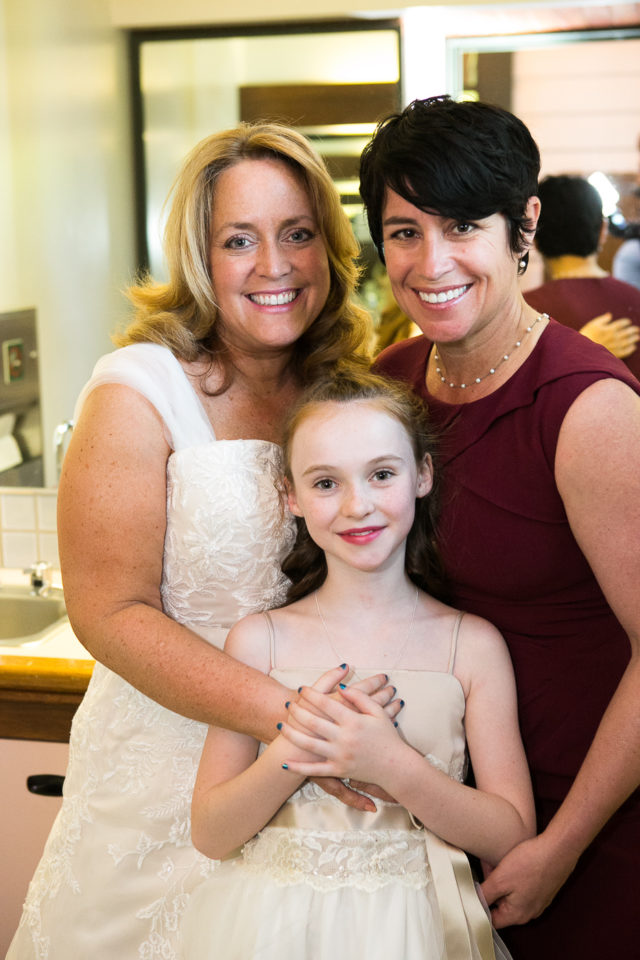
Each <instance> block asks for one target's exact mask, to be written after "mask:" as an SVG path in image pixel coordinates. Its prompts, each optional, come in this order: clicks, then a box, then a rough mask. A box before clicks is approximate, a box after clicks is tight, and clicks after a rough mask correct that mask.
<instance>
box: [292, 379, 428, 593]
mask: <svg viewBox="0 0 640 960" xmlns="http://www.w3.org/2000/svg"><path fill="white" fill-rule="evenodd" d="M355 401H365V402H367V403H370V404H372V405H374V406H376V407H379V408H380V410H382V411H383V412H384V413H386V414H388V415H389V416H391V417H395V419H396V420H398V422H399V423H400V424H401V425H402V426H403V427H404V429H405V430H406V432H407V435H408V437H409V439H410V441H411V445H412V447H413V451H414V454H415V459H416V464H417V466H418V467H420V466H421V465H422V463H423V462H424V459H425V457H426V456H429V457H431V461H432V464H433V487H432V490H431V492H430V493H428V494H427V495H426V496H424V497H418V498H416V513H415V518H414V521H413V525H412V527H411V530H410V532H409V535H408V537H407V547H406V553H405V570H406V572H407V575H408V576H409V577H410V579H411V580H412V581H413V583H415V584H416V586H417V587H419V588H420V589H421V590H424V591H425V592H427V593H429V594H431V595H432V596H437V597H444V596H445V586H444V583H445V581H444V570H443V565H442V560H441V557H440V551H439V549H438V544H437V540H436V522H437V515H438V500H439V497H438V473H439V471H438V465H437V456H436V437H435V433H434V431H433V429H432V428H431V426H430V423H429V420H428V416H427V411H426V409H425V406H424V404H423V403H422V401H421V400H420V399H419V398H418V397H417V396H416V395H415V394H414V393H412V392H411V391H410V390H409V388H408V387H406V386H405V385H404V384H400V383H397V382H396V381H393V380H387V379H386V378H385V377H381V376H379V375H378V374H375V373H370V372H366V371H362V370H360V369H358V368H357V367H354V366H352V365H348V364H343V365H341V366H340V367H339V368H338V370H337V371H336V372H335V373H334V374H333V375H332V376H331V377H328V378H325V379H322V380H320V381H318V382H317V383H316V384H315V385H314V386H312V387H311V388H309V389H308V390H307V391H306V392H305V393H304V395H303V396H302V398H301V399H300V401H299V403H298V404H297V406H296V407H295V408H294V410H293V411H292V413H291V416H290V418H289V421H288V423H287V426H286V430H285V439H284V448H283V449H284V470H285V477H286V478H287V482H288V483H289V484H290V485H291V486H292V487H293V476H292V473H291V449H292V445H293V439H294V437H295V434H296V430H297V429H298V427H299V426H300V424H301V423H303V421H304V420H306V419H307V417H309V416H310V415H311V414H312V413H314V412H315V411H316V410H317V409H318V408H319V407H321V406H323V405H326V404H341V403H345V404H346V403H353V402H355ZM296 523H297V527H298V531H297V536H296V541H295V543H294V546H293V549H292V550H291V552H290V553H289V554H288V556H287V557H285V559H284V561H283V563H282V570H283V572H284V573H285V574H286V576H287V577H288V578H289V580H290V581H291V586H290V587H289V590H288V593H287V599H286V601H285V604H288V603H293V601H294V600H300V599H301V598H302V597H304V596H306V595H307V594H309V593H312V592H313V591H314V590H317V589H318V587H320V586H322V584H323V583H324V581H325V579H326V576H327V561H326V557H325V554H324V551H323V550H321V549H320V547H319V546H318V545H317V544H316V543H315V542H314V541H313V540H312V539H311V536H310V535H309V531H308V530H307V525H306V523H305V521H304V519H303V518H301V517H296Z"/></svg>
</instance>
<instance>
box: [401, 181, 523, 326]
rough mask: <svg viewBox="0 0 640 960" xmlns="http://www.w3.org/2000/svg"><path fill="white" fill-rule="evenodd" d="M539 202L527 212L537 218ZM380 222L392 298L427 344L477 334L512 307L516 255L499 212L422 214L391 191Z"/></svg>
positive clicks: (515, 290)
mask: <svg viewBox="0 0 640 960" xmlns="http://www.w3.org/2000/svg"><path fill="white" fill-rule="evenodd" d="M537 202H538V201H537V198H535V197H534V198H531V200H530V201H529V204H528V207H527V213H528V215H532V214H533V215H535V213H537V209H535V207H536V203H537ZM382 225H383V239H384V254H385V260H386V265H387V271H388V274H389V279H390V281H391V287H392V290H393V295H394V297H395V299H396V301H397V303H398V305H399V306H400V308H401V309H402V310H403V311H404V312H405V313H406V314H407V315H408V316H409V317H410V318H411V319H412V320H413V321H414V322H415V323H416V324H417V325H418V326H419V327H420V329H421V330H422V332H423V333H424V334H425V335H426V336H427V337H428V338H429V339H430V340H433V341H436V342H438V343H453V342H457V341H460V340H464V339H465V338H467V337H470V336H471V337H472V336H473V334H474V333H476V332H478V331H479V330H481V329H483V328H484V327H485V326H486V325H487V324H490V323H492V322H493V321H494V320H496V319H498V320H499V319H500V318H501V317H502V316H504V315H506V314H508V312H509V311H510V310H511V309H512V307H513V303H514V302H516V300H517V297H518V279H517V269H518V259H519V257H518V256H517V255H516V254H514V253H513V251H512V250H511V247H510V245H509V234H508V226H507V221H506V219H505V217H503V216H502V214H499V213H495V214H493V215H492V216H490V217H485V218H483V219H481V220H475V221H456V220H453V219H451V218H450V217H443V216H440V215H439V214H437V213H425V211H423V210H420V209H419V208H418V207H416V206H414V205H413V204H412V203H410V202H409V201H408V200H405V199H404V198H403V197H401V196H400V195H399V194H397V193H395V192H394V191H393V190H391V189H389V188H387V192H386V198H385V205H384V210H383V216H382ZM520 256H522V254H520Z"/></svg>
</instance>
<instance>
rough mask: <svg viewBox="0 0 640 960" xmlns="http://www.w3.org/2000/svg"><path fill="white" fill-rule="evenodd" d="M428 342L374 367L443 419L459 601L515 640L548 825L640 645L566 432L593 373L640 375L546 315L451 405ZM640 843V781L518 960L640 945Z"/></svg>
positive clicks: (528, 738)
mask: <svg viewBox="0 0 640 960" xmlns="http://www.w3.org/2000/svg"><path fill="white" fill-rule="evenodd" d="M429 349H430V343H429V342H428V341H427V340H426V339H425V338H424V337H416V338H414V339H412V340H407V341H403V342H402V343H398V344H394V345H393V346H391V347H389V348H388V349H387V350H385V351H383V353H382V354H381V355H380V356H379V357H378V358H377V360H376V364H375V366H376V369H377V371H378V372H380V373H384V374H386V375H388V376H391V377H393V378H395V379H400V380H404V381H407V382H408V383H409V384H410V385H411V386H412V387H413V388H414V389H415V390H416V392H417V393H418V394H419V395H420V396H421V397H422V398H423V399H425V400H426V401H427V404H428V407H429V410H430V413H431V418H432V421H433V422H434V424H435V425H436V426H437V427H440V428H443V429H444V431H445V432H444V435H443V438H442V440H441V445H440V468H441V471H442V475H443V487H444V496H443V504H442V514H441V522H440V543H441V549H442V553H443V558H444V562H445V567H446V569H447V573H448V577H449V580H450V583H451V586H452V600H453V603H454V604H455V605H456V606H458V607H460V609H463V610H468V611H470V612H472V613H476V614H478V615H480V616H482V617H485V618H486V619H487V620H489V621H491V622H492V623H494V624H495V625H496V626H497V627H498V629H499V630H500V631H501V632H502V634H503V636H504V637H505V640H506V641H507V644H508V646H509V650H510V653H511V657H512V660H513V664H514V670H515V674H516V683H517V687H518V702H519V712H520V723H521V729H522V736H523V741H524V744H525V750H526V752H527V757H528V760H529V764H530V768H531V773H532V779H533V784H534V792H535V795H536V805H537V810H538V820H539V828H540V829H542V828H543V827H544V826H546V825H547V823H548V822H549V820H550V819H551V817H552V815H553V813H554V812H555V810H556V809H557V808H558V806H559V805H560V803H561V801H562V799H563V798H564V796H565V795H566V793H567V791H568V789H569V787H570V785H571V782H572V780H573V778H574V776H575V774H576V772H577V770H578V768H579V767H580V765H581V763H582V760H583V759H584V756H585V753H586V752H587V750H588V748H589V745H590V743H591V740H592V738H593V735H594V733H595V731H596V728H597V726H598V724H599V722H600V719H601V717H602V714H603V712H604V710H605V709H606V706H607V704H608V702H609V700H610V699H611V696H612V694H613V692H614V690H615V688H616V686H617V684H618V682H619V680H620V677H621V676H622V673H623V671H624V669H625V667H626V665H627V663H628V661H629V657H630V646H629V641H628V638H627V636H626V634H625V632H624V630H623V629H622V627H621V626H620V624H619V623H618V621H617V619H616V618H615V616H614V614H613V612H612V611H611V609H610V607H609V605H608V604H607V602H606V600H605V598H604V596H603V594H602V591H601V590H600V587H599V585H598V583H597V581H596V579H595V577H594V576H593V574H592V572H591V569H590V567H589V565H588V563H587V561H586V559H585V557H584V555H583V553H582V551H581V550H580V548H579V547H578V544H577V543H576V541H575V539H574V537H573V534H572V532H571V529H570V527H569V524H568V521H567V517H566V513H565V510H564V506H563V503H562V499H561V498H560V495H559V493H558V490H557V488H556V484H555V479H554V460H555V450H556V443H557V438H558V433H559V430H560V426H561V424H562V421H563V419H564V416H565V414H566V412H567V410H568V409H569V407H570V406H571V404H572V403H573V401H574V400H575V398H576V397H577V396H578V395H579V394H580V393H581V392H582V391H583V390H584V389H586V387H588V386H589V385H590V384H591V383H593V382H595V381H597V380H600V379H604V378H610V377H614V378H616V379H618V380H622V381H623V382H625V383H627V384H628V385H629V386H630V387H631V388H632V389H633V390H634V391H635V392H636V393H638V394H640V384H639V383H638V382H637V381H636V380H635V379H634V378H633V376H632V375H631V374H630V373H629V371H628V370H627V368H626V367H625V366H624V364H623V363H622V362H621V361H620V360H616V358H615V357H613V355H612V354H611V353H609V351H608V350H606V349H605V348H604V347H599V346H597V345H596V344H594V343H592V342H591V341H589V340H588V339H587V338H586V337H583V336H582V335H580V334H576V333H574V332H573V331H571V330H569V329H567V328H565V327H563V326H561V325H560V324H558V323H555V322H554V321H551V322H550V323H549V324H548V326H547V328H546V330H545V331H544V332H543V334H542V336H541V337H540V340H539V341H538V344H537V345H536V348H535V349H534V351H533V353H532V354H531V355H530V357H528V358H527V360H526V362H525V363H524V364H523V365H522V366H521V367H520V369H519V370H517V371H516V372H515V373H514V375H513V376H512V377H511V379H510V380H508V381H507V382H506V383H505V384H503V386H502V387H500V388H499V389H498V390H496V391H495V392H494V393H492V394H490V395H489V396H487V397H484V398H482V399H480V400H477V401H475V402H472V403H467V404H447V403H442V402H440V401H438V400H435V399H434V398H432V397H431V396H430V395H429V394H428V392H427V389H426V385H425V372H426V363H427V359H428V354H429ZM639 852H640V798H639V797H638V793H637V792H636V794H635V795H634V797H633V798H631V799H630V800H629V801H628V802H627V804H625V806H624V807H623V808H621V810H620V811H619V812H618V814H616V816H615V817H614V818H612V820H611V821H610V823H609V824H608V825H607V827H606V828H605V830H604V831H602V833H601V834H600V835H599V837H598V838H597V840H596V842H595V843H594V844H592V845H591V847H590V848H589V851H588V852H587V853H586V854H585V855H584V856H583V857H582V858H581V860H580V862H579V866H578V868H577V869H576V870H575V871H574V873H573V874H572V877H571V879H570V881H569V882H568V883H567V884H566V885H565V887H564V888H563V889H562V891H561V892H560V894H559V895H558V896H557V897H556V899H555V900H554V903H553V904H552V906H551V907H550V908H549V909H548V910H547V911H545V913H544V914H543V915H542V917H541V918H539V919H538V920H536V921H532V922H531V923H529V924H527V925H525V926H524V927H512V928H510V929H509V930H507V931H505V934H506V935H505V941H506V942H507V945H508V946H509V948H510V949H511V950H512V952H513V957H514V960H542V958H544V960H556V958H557V960H560V958H562V960H568V958H569V957H574V956H575V957H580V960H596V958H597V960H603V958H604V957H609V956H611V957H623V956H624V957H629V958H631V957H633V956H638V957H640V911H639V910H638V909H637V894H636V893H635V892H634V891H635V890H636V883H637V869H638V855H639ZM603 898H604V900H603ZM605 900H606V905H605ZM613 901H615V904H614V902H613ZM591 921H593V923H592V922H591ZM610 924H611V925H613V926H614V927H616V926H617V927H618V930H617V931H612V928H611V925H610ZM605 934H606V935H605ZM612 934H613V938H612ZM616 938H618V939H616ZM634 951H635V953H634Z"/></svg>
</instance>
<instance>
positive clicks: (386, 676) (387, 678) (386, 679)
mask: <svg viewBox="0 0 640 960" xmlns="http://www.w3.org/2000/svg"><path fill="white" fill-rule="evenodd" d="M384 680H385V683H389V677H388V675H387V674H386V673H385V675H384Z"/></svg>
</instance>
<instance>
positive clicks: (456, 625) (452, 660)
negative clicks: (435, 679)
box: [447, 610, 464, 673]
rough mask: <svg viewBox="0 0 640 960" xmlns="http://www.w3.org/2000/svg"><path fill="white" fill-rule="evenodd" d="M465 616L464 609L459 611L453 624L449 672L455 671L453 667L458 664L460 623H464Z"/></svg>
mask: <svg viewBox="0 0 640 960" xmlns="http://www.w3.org/2000/svg"><path fill="white" fill-rule="evenodd" d="M463 617H464V610H460V611H459V612H458V616H457V617H456V622H455V623H454V625H453V630H452V631H451V650H450V652H449V664H448V666H447V673H453V668H454V667H455V665H456V653H457V650H458V634H459V633H460V624H461V623H462V618H463Z"/></svg>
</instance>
